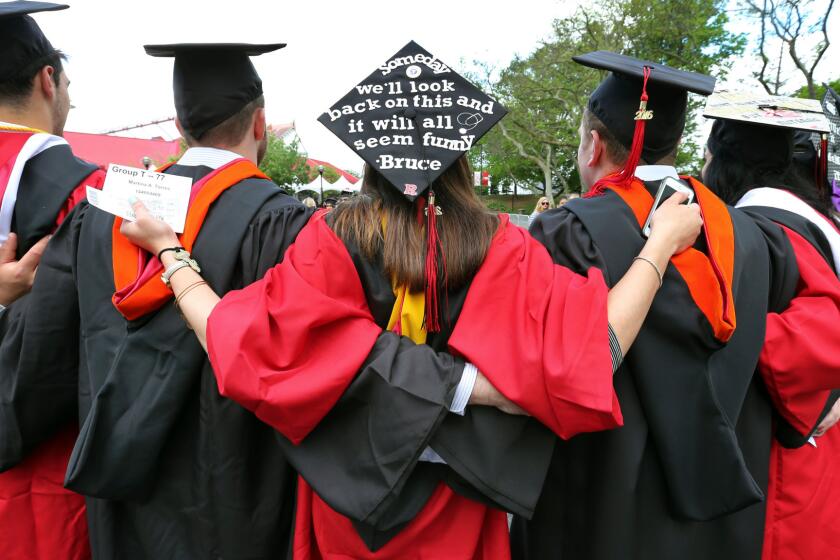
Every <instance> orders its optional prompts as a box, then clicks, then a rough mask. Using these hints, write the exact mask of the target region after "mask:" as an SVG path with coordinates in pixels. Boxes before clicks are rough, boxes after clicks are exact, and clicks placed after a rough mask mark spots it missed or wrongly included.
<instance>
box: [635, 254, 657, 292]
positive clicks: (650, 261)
mask: <svg viewBox="0 0 840 560" xmlns="http://www.w3.org/2000/svg"><path fill="white" fill-rule="evenodd" d="M636 261H645V262H646V263H648V264H649V265H650V266H652V267H653V270H655V271H656V277H657V278H658V279H659V287H660V288H661V287H662V271H661V270H659V267H658V266H656V263H655V262H653V261H652V260H650V259H649V258H647V257H642V256H638V257H636V258H634V259H633V262H636Z"/></svg>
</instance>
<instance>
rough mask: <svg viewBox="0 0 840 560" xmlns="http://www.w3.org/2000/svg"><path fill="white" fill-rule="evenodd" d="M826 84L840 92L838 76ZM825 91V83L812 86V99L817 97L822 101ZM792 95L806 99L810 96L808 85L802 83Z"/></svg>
mask: <svg viewBox="0 0 840 560" xmlns="http://www.w3.org/2000/svg"><path fill="white" fill-rule="evenodd" d="M828 85H829V87H831V89H833V90H834V91H836V92H838V93H840V78H837V79H836V80H833V81H831V82H828ZM825 91H826V90H825V84H820V85H818V86H815V87H814V95H815V97H814V99H819V100H820V101H822V98H823V97H825ZM794 95H795V96H796V97H804V98H806V99H807V98H809V97H811V92H810V91H809V90H808V86H807V85H804V86H802V87H801V88H799V90H798V91H797V92H796V93H795V94H794Z"/></svg>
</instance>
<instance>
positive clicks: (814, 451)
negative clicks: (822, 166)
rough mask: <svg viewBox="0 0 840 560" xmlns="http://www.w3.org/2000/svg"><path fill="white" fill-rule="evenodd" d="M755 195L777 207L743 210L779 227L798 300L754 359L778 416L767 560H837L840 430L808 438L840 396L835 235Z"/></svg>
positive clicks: (792, 208) (810, 216)
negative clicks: (791, 257) (792, 262)
mask: <svg viewBox="0 0 840 560" xmlns="http://www.w3.org/2000/svg"><path fill="white" fill-rule="evenodd" d="M756 193H758V194H759V196H762V195H769V198H770V200H772V201H774V202H781V203H782V204H781V205H779V204H777V205H776V206H777V207H773V206H770V205H767V206H762V205H761V198H759V199H755V200H753V202H751V205H750V206H746V207H743V208H742V209H743V210H744V211H745V212H746V213H748V214H750V215H756V216H761V217H764V218H767V219H770V220H772V221H774V222H776V223H777V224H779V225H780V226H781V227H782V229H783V230H784V232H785V234H786V235H787V237H788V239H789V240H790V243H791V245H792V247H793V250H794V253H795V256H796V262H797V266H798V269H799V283H798V286H797V293H796V297H795V298H794V299H793V301H792V302H791V304H790V306H789V307H788V308H787V309H785V310H784V311H782V312H780V313H771V314H770V315H768V317H767V335H766V341H765V345H764V349H763V350H762V353H761V358H760V360H759V371H760V372H761V375H762V377H763V378H764V380H765V383H766V386H767V389H768V392H769V394H770V398H771V399H772V401H773V404H774V407H775V409H776V411H777V416H776V419H775V420H776V438H775V439H774V441H773V447H772V449H771V455H770V486H769V490H768V495H767V516H766V526H765V529H764V535H765V538H764V551H763V560H788V559H796V560H820V559H823V558H836V557H840V526H838V523H837V518H838V515H840V430H838V429H837V427H836V426H835V427H833V428H830V429H829V430H828V431H827V432H826V433H825V434H824V435H823V436H821V437H819V438H816V443H815V445H814V446H812V445H810V444H809V443H808V441H807V440H808V438H809V437H810V436H811V434H812V433H813V431H814V430H815V429H816V427H817V426H818V425H819V423H820V422H821V421H822V419H823V418H824V416H825V415H826V414H827V413H828V411H829V410H830V409H831V407H832V406H833V405H834V403H835V402H836V401H837V398H838V396H840V391H838V389H840V352H838V351H837V350H838V346H839V345H840V330H838V328H837V325H838V324H840V281H838V279H837V270H836V268H835V267H836V264H835V263H837V262H838V260H837V259H838V256H840V255H838V254H837V252H838V251H837V249H838V247H840V245H839V244H838V243H840V232H838V231H837V228H836V227H835V226H834V224H833V223H832V222H831V221H830V220H829V219H828V218H826V217H824V216H822V215H820V214H817V213H816V212H815V211H808V209H807V208H804V211H803V212H802V214H800V213H797V212H796V209H797V208H800V209H802V208H803V205H804V204H805V203H804V202H802V201H800V200H798V199H795V197H794V195H792V194H790V193H788V192H786V191H783V192H779V191H778V190H777V189H772V190H771V189H760V191H756ZM786 198H787V200H786ZM778 206H784V207H785V208H780V207H778ZM819 226H822V229H821V228H820V227H819ZM826 232H827V234H828V236H830V237H832V238H833V243H830V242H829V241H828V237H827V235H826Z"/></svg>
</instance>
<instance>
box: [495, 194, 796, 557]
mask: <svg viewBox="0 0 840 560" xmlns="http://www.w3.org/2000/svg"><path fill="white" fill-rule="evenodd" d="M684 180H686V181H688V182H690V184H691V187H692V188H693V189H694V191H695V193H696V195H697V198H696V200H697V202H698V204H699V205H700V208H701V210H702V212H703V217H704V223H705V226H704V233H703V234H702V235H701V236H700V238H699V239H698V242H697V243H696V244H695V246H694V247H693V248H690V249H689V250H687V251H685V252H684V253H681V254H680V255H677V256H675V257H673V258H672V259H671V262H670V264H669V266H668V267H667V269H666V270H665V271H664V272H665V279H664V285H663V287H662V288H661V289H660V290H659V292H658V293H657V295H656V297H655V299H654V301H653V304H652V306H651V309H650V312H649V314H648V317H647V319H646V321H645V323H644V325H643V326H642V329H641V331H640V333H639V335H638V337H637V338H636V341H635V342H634V344H633V347H632V348H631V349H630V351H629V352H628V353H627V355H626V357H625V360H624V362H623V365H622V366H621V368H619V370H618V371H617V373H616V376H615V387H616V392H617V393H618V398H619V402H620V403H621V409H622V413H623V415H624V426H623V427H622V428H620V429H618V430H612V431H608V432H601V433H595V434H583V435H580V436H577V437H574V438H572V439H571V440H570V441H568V442H558V444H557V446H556V448H555V453H554V459H553V461H552V464H551V468H550V471H549V474H548V477H547V479H546V485H545V488H544V490H543V494H542V497H541V499H540V502H539V504H538V505H537V510H536V512H535V514H534V516H533V519H531V520H530V521H527V520H524V519H521V518H516V519H514V522H513V526H512V541H513V551H514V554H513V555H514V558H518V559H540V560H542V559H546V560H558V559H562V560H572V559H574V560H614V559H618V558H621V559H628V560H633V559H639V560H642V559H644V560H647V559H650V558H657V559H658V558H680V559H681V560H695V559H696V560H701V559H702V560H708V559H709V558H714V559H716V560H730V559H731V560H760V558H761V537H760V535H761V534H762V532H763V525H764V513H765V511H764V497H765V492H766V489H767V478H768V464H769V461H768V458H769V455H770V443H771V403H770V400H769V399H768V398H767V395H766V391H765V389H764V387H763V383H762V382H761V379H760V377H759V376H755V375H754V372H755V368H756V364H757V362H758V358H759V354H760V352H761V349H762V346H763V343H764V333H765V322H766V316H767V312H768V309H770V310H773V311H780V310H782V309H784V308H786V307H787V304H788V302H789V301H790V298H791V297H792V295H793V293H794V292H795V288H796V280H797V278H798V273H797V270H796V261H795V260H794V259H793V258H792V251H791V247H790V243H789V242H788V240H787V238H786V237H785V236H784V235H783V234H782V232H781V231H780V230H779V228H778V227H776V226H775V225H774V224H772V223H770V222H768V221H766V220H753V219H752V218H750V217H748V216H746V215H745V214H743V213H742V212H740V211H738V210H735V209H732V208H729V207H727V206H725V205H724V204H723V203H722V202H721V201H720V200H719V199H718V198H717V197H716V196H714V195H713V194H712V193H711V192H710V191H709V190H708V189H707V188H706V187H705V186H703V185H702V184H700V183H699V182H697V181H695V180H693V179H688V178H684ZM657 187H658V184H653V183H651V184H645V183H642V182H641V181H640V180H638V179H635V180H634V181H633V182H632V184H631V186H630V187H628V188H608V189H607V190H606V191H605V193H604V194H603V195H600V196H593V197H591V198H586V199H581V200H574V201H572V202H570V203H569V204H567V205H565V206H564V207H562V208H560V209H556V210H552V211H549V212H545V213H543V214H542V215H541V217H540V218H538V219H537V220H536V221H535V223H534V225H533V226H532V228H531V233H532V234H533V235H534V237H536V238H537V239H538V240H539V241H540V242H542V243H543V244H544V245H545V246H546V247H547V248H548V250H549V252H550V253H551V256H552V257H553V259H554V262H556V263H559V264H562V265H565V266H569V267H570V268H571V269H572V270H577V271H581V270H587V269H588V268H589V267H592V266H595V267H597V268H599V269H601V270H602V271H603V272H604V276H605V278H606V280H607V284H608V285H610V286H612V285H614V284H615V282H617V281H618V280H619V279H620V278H621V277H622V276H623V275H624V273H625V272H626V271H627V269H628V268H629V267H630V266H631V264H632V263H633V259H634V257H635V256H636V255H638V254H639V252H640V251H641V249H642V246H643V245H644V242H645V239H644V237H643V236H642V234H641V225H642V224H643V223H644V220H645V218H646V216H647V214H648V212H649V211H650V208H651V207H652V204H653V193H655V192H656V189H657Z"/></svg>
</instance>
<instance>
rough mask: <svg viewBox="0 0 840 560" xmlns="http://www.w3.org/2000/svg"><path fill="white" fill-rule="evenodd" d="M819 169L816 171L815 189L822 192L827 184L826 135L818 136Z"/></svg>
mask: <svg viewBox="0 0 840 560" xmlns="http://www.w3.org/2000/svg"><path fill="white" fill-rule="evenodd" d="M818 165H819V169H818V170H817V177H816V184H817V188H818V189H819V190H820V191H822V190H823V189H827V188H828V186H829V184H828V134H825V133H823V134H821V135H820V158H819V163H818Z"/></svg>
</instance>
